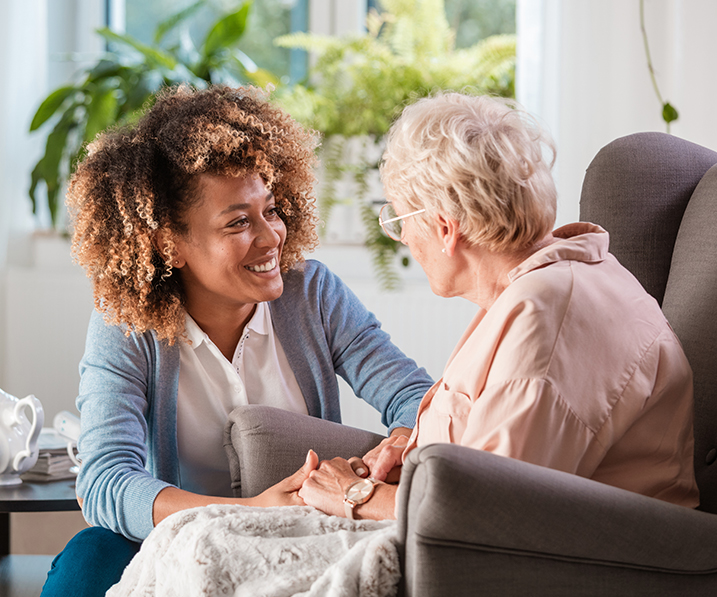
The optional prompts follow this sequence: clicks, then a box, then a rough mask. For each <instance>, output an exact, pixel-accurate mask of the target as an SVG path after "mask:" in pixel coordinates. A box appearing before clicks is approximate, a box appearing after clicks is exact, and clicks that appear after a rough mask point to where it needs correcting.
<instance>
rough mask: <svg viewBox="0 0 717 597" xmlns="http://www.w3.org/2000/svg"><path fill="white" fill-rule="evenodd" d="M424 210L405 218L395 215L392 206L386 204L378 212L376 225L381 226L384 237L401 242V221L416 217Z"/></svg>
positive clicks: (414, 212) (407, 215)
mask: <svg viewBox="0 0 717 597" xmlns="http://www.w3.org/2000/svg"><path fill="white" fill-rule="evenodd" d="M424 211H426V210H425V209H419V210H418V211H412V212H411V213H410V214H406V215H405V216H399V215H398V214H396V210H395V209H393V204H391V203H386V205H384V206H383V207H382V208H381V211H380V212H378V223H379V224H381V228H383V231H384V232H385V233H386V236H388V237H389V238H392V239H393V240H399V241H400V240H401V236H402V234H403V220H405V219H406V218H410V217H411V216H417V215H418V214H422V213H423V212H424Z"/></svg>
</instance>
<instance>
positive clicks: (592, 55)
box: [517, 0, 717, 223]
mask: <svg viewBox="0 0 717 597" xmlns="http://www.w3.org/2000/svg"><path fill="white" fill-rule="evenodd" d="M715 23H717V2H714V0H646V1H645V24H646V29H647V32H648V38H649V42H650V51H651V54H652V61H653V65H654V68H655V70H656V76H657V81H658V85H659V87H660V91H661V93H662V96H663V98H664V99H665V101H669V102H670V103H672V104H673V105H674V106H675V107H676V108H677V109H678V111H679V113H680V118H679V120H677V121H676V122H674V123H673V124H672V130H671V132H672V133H673V134H675V135H677V136H680V137H683V138H685V139H688V140H690V141H693V142H695V143H699V144H702V145H706V146H707V147H710V148H712V149H715V150H717V118H715V115H714V105H715V100H716V99H717V77H715V76H714V75H713V73H712V69H713V65H714V64H715V62H716V59H717V36H715V34H714V25H715ZM518 33H519V48H518V51H519V56H518V67H519V76H518V81H517V93H518V99H519V101H521V102H522V103H523V104H524V105H525V106H526V107H527V108H528V110H530V111H531V112H533V113H535V114H536V115H538V116H540V117H541V118H542V120H543V122H544V123H545V124H546V125H547V127H548V129H549V130H550V131H551V132H552V134H553V136H554V138H555V140H556V141H557V146H558V164H557V167H556V172H555V177H556V182H557V185H558V201H559V209H558V220H559V223H566V222H570V221H574V220H577V219H578V214H579V203H578V202H579V196H580V188H581V185H582V179H583V175H584V172H585V168H586V167H587V166H588V164H589V163H590V160H591V159H592V158H593V157H594V155H595V154H596V153H597V151H598V150H599V149H600V148H601V147H603V146H604V145H605V144H607V143H608V142H610V141H611V140H613V139H615V138H617V137H621V136H624V135H627V134H630V133H634V132H638V131H652V130H657V131H663V132H664V131H665V124H664V122H663V121H662V119H661V107H660V105H659V103H658V100H657V97H656V96H655V92H654V90H653V87H652V83H651V80H650V76H649V72H648V69H647V62H646V58H645V50H644V46H643V41H642V35H641V31H640V19H639V2H638V0H600V1H597V0H518Z"/></svg>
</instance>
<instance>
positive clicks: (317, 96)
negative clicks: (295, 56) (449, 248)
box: [275, 0, 516, 289]
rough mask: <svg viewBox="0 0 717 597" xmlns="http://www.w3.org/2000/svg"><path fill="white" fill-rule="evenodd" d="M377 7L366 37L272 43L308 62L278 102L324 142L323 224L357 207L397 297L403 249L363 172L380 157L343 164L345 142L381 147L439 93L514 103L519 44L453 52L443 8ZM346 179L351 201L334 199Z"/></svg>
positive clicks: (508, 41)
mask: <svg viewBox="0 0 717 597" xmlns="http://www.w3.org/2000/svg"><path fill="white" fill-rule="evenodd" d="M381 4H382V7H383V8H384V12H381V13H379V12H377V11H375V10H372V11H371V12H370V13H369V15H368V18H367V21H366V28H367V31H366V33H364V34H354V35H346V36H342V37H337V36H321V35H312V34H307V33H294V34H291V35H286V36H282V37H280V38H278V39H277V40H275V43H277V44H278V45H281V46H283V47H288V48H296V49H302V50H307V51H309V52H312V53H313V54H314V56H315V62H314V65H313V67H312V69H311V71H310V76H309V82H308V83H306V84H299V85H294V86H292V87H289V88H284V89H280V90H279V92H278V93H277V100H278V101H279V102H280V103H281V104H282V105H283V107H284V108H286V109H287V111H288V112H289V113H290V114H292V116H294V117H295V118H296V119H297V120H299V121H301V122H302V123H304V124H305V125H307V126H310V127H312V128H314V129H316V130H318V131H320V132H321V133H322V134H323V135H324V137H325V139H324V142H323V144H322V155H321V161H322V167H323V169H324V185H323V187H322V189H321V190H320V195H319V207H320V210H321V213H322V217H323V219H324V220H325V221H328V220H329V217H330V214H331V209H332V207H334V206H335V205H337V204H340V203H347V202H355V203H358V213H359V214H360V217H361V220H362V222H363V226H364V232H365V244H366V246H367V248H368V249H369V251H370V253H371V257H372V261H373V265H374V269H375V271H376V273H377V276H378V278H379V282H380V283H381V285H382V287H383V288H385V289H394V288H396V287H397V286H398V284H399V282H400V277H399V276H398V275H397V273H396V270H395V265H396V260H397V259H398V260H399V261H401V262H402V263H404V264H407V262H408V261H407V256H406V254H405V252H404V251H403V248H402V245H401V244H400V243H397V242H396V241H393V240H391V239H388V238H387V237H385V236H384V235H383V234H381V230H380V227H379V226H378V222H377V210H376V207H377V206H376V205H374V202H375V203H381V198H380V197H371V196H370V192H369V186H368V185H367V183H366V177H367V176H368V174H369V172H370V171H371V170H374V169H375V168H377V166H378V160H379V158H380V151H379V152H378V154H377V156H374V157H372V158H371V159H363V160H362V159H360V158H359V159H358V160H356V159H355V156H354V159H350V158H349V156H347V150H346V144H345V143H344V142H343V141H342V139H345V138H346V137H353V136H357V135H366V136H369V137H370V139H371V143H376V144H378V146H379V147H381V146H382V142H383V137H384V135H385V134H386V133H387V132H388V129H389V127H390V126H391V123H392V122H393V121H394V120H395V119H396V117H397V116H398V115H399V114H400V113H401V111H402V110H403V108H404V107H405V106H406V105H407V104H409V103H411V102H413V101H416V100H417V99H419V98H421V97H425V96H427V95H429V94H431V93H433V92H435V91H437V90H460V91H463V92H469V93H475V94H485V93H490V94H495V95H501V96H505V97H514V96H515V45H516V40H515V36H514V35H495V36H492V37H488V38H486V39H484V40H482V41H480V42H478V43H476V44H475V45H473V46H471V47H469V48H463V49H456V48H455V47H454V39H455V33H454V31H453V30H452V29H451V28H450V27H449V26H448V22H447V20H446V17H445V7H444V2H443V0H381ZM369 144H370V143H369ZM374 153H376V152H374ZM374 158H375V159H374ZM347 176H351V177H352V178H353V181H354V183H355V184H354V185H353V192H352V193H349V194H347V195H346V196H340V195H339V194H338V193H337V189H338V188H339V185H337V182H338V181H339V180H341V179H342V178H344V177H347Z"/></svg>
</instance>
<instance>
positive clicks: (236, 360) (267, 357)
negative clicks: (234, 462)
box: [177, 303, 308, 497]
mask: <svg viewBox="0 0 717 597" xmlns="http://www.w3.org/2000/svg"><path fill="white" fill-rule="evenodd" d="M186 332H187V337H188V338H189V340H190V341H191V344H188V343H186V342H182V343H181V345H180V348H179V355H180V367H179V391H178V393H177V442H178V447H179V467H180V479H181V482H180V485H181V488H182V489H185V490H187V491H192V492H195V493H200V494H203V495H213V496H225V497H231V495H232V491H231V487H230V476H229V463H228V460H227V457H226V455H225V452H224V446H223V433H224V425H225V423H226V421H227V416H228V415H229V413H230V412H231V411H232V410H234V408H235V407H237V406H239V405H242V404H265V405H267V406H274V407H277V408H281V409H284V410H289V411H292V412H297V413H303V414H308V410H307V408H306V403H305V401H304V396H303V394H302V393H301V389H300V388H299V384H298V383H297V381H296V377H295V376H294V372H293V371H292V370H291V367H290V366H289V362H288V361H287V359H286V354H285V353H284V350H283V348H282V347H281V343H280V342H279V339H278V338H277V337H276V334H275V333H274V327H273V325H272V323H271V312H270V310H269V307H268V305H267V304H266V303H259V304H257V306H256V310H255V312H254V315H253V316H252V318H251V319H250V320H249V323H247V325H246V327H245V328H244V333H243V334H242V337H241V339H240V340H239V343H238V344H237V347H236V349H235V351H234V357H233V358H232V361H231V362H229V361H228V360H227V359H226V357H225V356H224V355H223V354H222V353H221V351H220V350H219V349H218V348H217V346H216V345H215V344H214V343H213V342H212V341H211V340H210V339H209V336H207V334H205V333H204V331H203V330H202V329H201V328H200V327H199V326H198V325H197V323H196V322H195V321H194V320H193V319H192V318H191V317H190V316H189V314H187V316H186Z"/></svg>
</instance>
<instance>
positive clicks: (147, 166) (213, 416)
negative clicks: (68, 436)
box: [43, 86, 433, 597]
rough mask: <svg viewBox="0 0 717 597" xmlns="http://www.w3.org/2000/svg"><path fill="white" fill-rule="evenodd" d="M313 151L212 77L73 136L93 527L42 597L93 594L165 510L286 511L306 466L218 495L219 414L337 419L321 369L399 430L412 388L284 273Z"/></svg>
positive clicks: (319, 296) (300, 245)
mask: <svg viewBox="0 0 717 597" xmlns="http://www.w3.org/2000/svg"><path fill="white" fill-rule="evenodd" d="M315 145H316V139H315V137H314V134H313V133H312V132H310V131H306V130H304V129H303V128H302V127H301V126H300V125H298V124H297V123H296V122H295V121H293V120H292V119H291V118H290V117H289V116H288V115H286V114H285V113H283V112H282V111H281V110H280V109H279V108H277V107H276V106H274V105H272V104H270V103H269V102H268V100H267V98H266V97H265V95H264V94H263V93H262V92H261V91H259V90H257V89H252V88H246V89H231V88H227V87H223V86H215V87H212V88H210V89H207V90H203V91H193V90H191V89H189V88H178V89H171V90H168V91H166V92H164V93H163V94H161V95H160V97H159V98H158V100H157V102H156V103H155V104H154V106H153V107H152V108H151V109H150V110H149V111H148V112H147V114H146V115H145V116H144V117H143V118H142V119H141V120H140V121H139V123H138V124H137V125H136V126H134V127H130V128H126V129H120V130H117V131H114V132H109V133H106V134H103V135H101V136H100V137H99V138H98V139H97V140H96V141H95V142H94V143H93V144H91V145H90V147H89V151H88V156H87V157H86V159H85V160H84V161H83V162H82V163H81V164H80V166H79V167H78V169H77V172H76V174H75V175H74V178H73V179H72V182H71V185H70V189H69V193H68V200H67V204H68V207H69V209H70V212H71V215H72V217H73V223H74V239H73V249H74V253H75V256H76V259H77V261H78V262H79V263H80V264H81V265H82V266H83V267H84V268H85V269H86V270H87V274H88V276H89V277H90V278H91V280H92V283H93V286H94V296H95V306H96V312H95V313H94V314H93V316H92V319H91V321H90V325H89V331H88V335H87V346H86V351H85V355H84V357H83V360H82V363H81V366H80V371H81V382H80V394H79V397H78V399H77V405H78V408H79V410H80V413H81V422H82V423H81V424H82V433H81V436H80V439H79V457H80V459H81V460H82V467H81V470H80V474H79V477H78V481H77V495H78V499H79V500H80V502H81V504H82V511H83V514H84V516H85V518H86V519H87V521H88V522H89V523H90V524H91V525H94V528H91V529H88V530H86V531H83V532H82V533H80V534H79V535H78V536H76V537H75V538H74V539H73V540H72V541H71V542H70V543H69V544H68V547H67V548H66V549H65V551H64V552H63V553H62V554H61V555H60V556H59V557H58V558H57V559H56V561H55V563H54V564H53V569H52V570H51V571H50V574H49V576H48V582H47V583H46V585H45V589H44V593H43V594H44V595H73V596H75V597H76V596H78V595H90V594H104V592H105V591H106V590H107V588H108V587H109V586H110V585H112V584H114V583H115V582H116V581H117V580H118V579H119V575H120V574H121V572H122V570H123V569H124V567H125V566H126V564H127V562H128V561H129V559H131V558H132V556H133V555H134V554H135V553H136V551H137V550H138V548H139V542H141V541H142V540H143V539H144V538H145V537H146V536H147V535H148V534H149V533H150V531H151V530H152V529H153V528H154V526H155V525H156V524H158V523H159V522H160V521H161V520H163V519H164V518H166V517H167V516H169V515H170V514H172V513H174V512H178V511H180V510H184V509H187V508H191V507H195V506H201V505H208V504H218V503H239V504H247V505H255V506H277V505H288V504H300V505H303V501H302V500H301V498H299V497H298V495H297V491H298V489H299V487H300V486H301V483H302V482H303V480H304V479H305V477H306V475H307V474H308V471H309V470H311V468H313V467H314V466H316V462H313V461H312V460H311V459H310V460H309V461H308V462H307V464H306V465H305V467H304V469H302V470H300V471H298V472H297V474H296V475H294V476H293V477H291V478H289V479H287V480H286V481H284V482H283V483H280V484H278V485H277V486H275V487H273V488H271V489H269V490H268V491H266V492H265V493H263V494H262V495H260V496H258V497H256V498H251V499H238V498H233V497H232V490H231V479H230V474H229V464H228V461H227V459H226V456H225V454H224V448H223V428H224V425H225V423H226V420H227V415H228V414H229V412H230V411H231V410H233V408H235V407H236V406H237V405H240V404H247V403H250V404H266V405H272V406H276V407H279V408H282V409H286V410H290V411H294V412H297V413H303V414H308V415H311V416H315V417H322V418H325V419H329V420H334V421H340V408H339V389H338V383H337V379H336V374H339V375H341V376H342V377H343V378H345V379H346V380H347V381H348V383H349V384H350V385H351V386H352V388H353V389H354V391H355V393H356V394H357V395H358V396H360V397H361V398H363V399H364V400H366V401H367V402H369V403H370V404H372V405H373V406H374V407H375V408H377V409H378V410H380V411H381V414H382V420H383V422H384V424H385V425H386V426H387V427H388V428H389V430H390V431H391V433H392V434H401V433H406V434H408V433H410V428H412V427H413V425H414V424H415V417H416V411H417V407H418V403H419V401H420V399H421V397H422V396H423V394H425V392H426V391H427V390H428V389H429V388H430V386H431V384H432V383H433V382H432V380H431V379H430V378H429V377H428V376H427V374H426V373H425V371H423V370H422V369H418V368H417V366H416V365H415V363H414V362H413V361H412V360H410V359H408V358H407V357H406V356H405V355H404V354H403V353H402V352H401V351H399V350H398V349H397V348H396V347H395V346H394V345H393V344H391V342H390V340H389V337H388V335H387V334H386V333H385V332H383V331H382V330H381V329H380V325H379V323H378V322H377V321H376V319H375V318H374V317H373V315H371V314H370V313H369V312H368V311H367V310H366V309H365V308H364V307H363V305H362V304H361V303H360V302H359V301H358V300H357V299H356V297H355V296H354V295H353V294H352V293H351V292H350V291H349V289H348V288H347V287H346V286H344V285H343V284H342V282H341V281H340V280H339V279H338V278H337V277H336V276H334V275H333V274H332V273H331V272H330V271H328V270H327V269H326V268H325V267H324V266H323V265H321V264H320V263H318V262H306V263H302V261H303V257H302V256H303V254H304V253H305V252H306V251H309V250H311V249H312V248H313V247H314V246H315V245H316V244H317V237H316V232H315V224H316V215H315V211H314V196H313V184H314V174H313V166H314V162H315V158H314V149H315ZM314 458H316V457H315V456H314Z"/></svg>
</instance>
